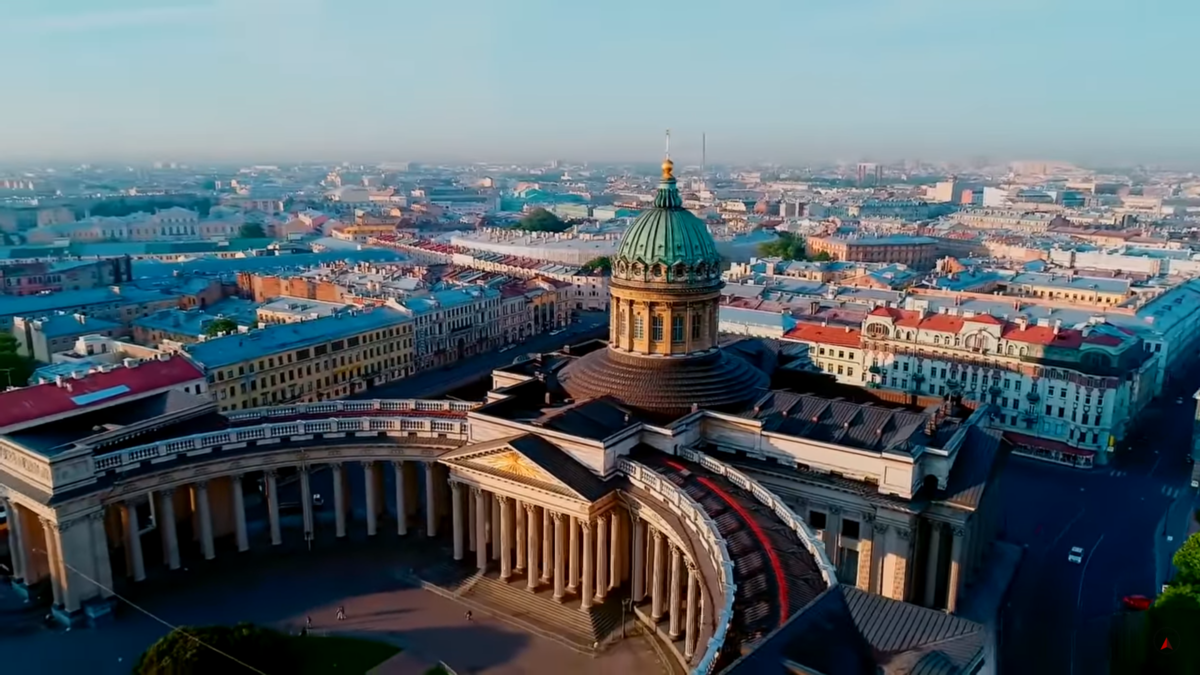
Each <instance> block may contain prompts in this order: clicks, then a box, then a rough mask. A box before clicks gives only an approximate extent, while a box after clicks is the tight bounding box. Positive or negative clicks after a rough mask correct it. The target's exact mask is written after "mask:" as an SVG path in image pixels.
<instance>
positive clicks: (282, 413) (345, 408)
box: [222, 398, 483, 422]
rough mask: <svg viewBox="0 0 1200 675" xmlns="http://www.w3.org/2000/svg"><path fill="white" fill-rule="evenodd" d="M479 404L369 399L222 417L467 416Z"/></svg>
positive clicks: (233, 412)
mask: <svg viewBox="0 0 1200 675" xmlns="http://www.w3.org/2000/svg"><path fill="white" fill-rule="evenodd" d="M481 405H483V404H482V403H476V402H474V401H441V400H430V399H416V398H405V399H381V398H377V399H371V400H363V401H347V400H339V401H319V402H315V403H295V404H292V405H280V406H269V407H262V408H249V409H247V410H230V411H228V412H225V413H222V414H223V415H225V417H227V418H229V419H230V420H233V421H235V422H240V421H244V420H256V419H270V418H278V417H307V416H310V415H329V414H337V413H368V412H380V413H388V412H460V413H464V414H465V413H467V412H469V411H471V410H474V409H475V408H478V407H479V406H481Z"/></svg>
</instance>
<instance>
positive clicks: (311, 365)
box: [184, 307, 415, 410]
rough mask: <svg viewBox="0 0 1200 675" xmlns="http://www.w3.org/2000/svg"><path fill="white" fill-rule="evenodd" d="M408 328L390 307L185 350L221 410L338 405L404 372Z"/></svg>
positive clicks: (410, 339) (408, 321)
mask: <svg viewBox="0 0 1200 675" xmlns="http://www.w3.org/2000/svg"><path fill="white" fill-rule="evenodd" d="M414 323H415V322H414V321H413V319H412V317H411V316H409V315H408V314H406V313H405V312H403V311H400V310H397V309H394V308H390V307H376V308H371V309H366V310H354V311H353V312H349V313H344V314H336V315H334V316H330V317H327V318H322V319H314V320H312V321H303V322H300V323H288V324H274V325H270V326H266V327H264V328H260V329H258V330H253V331H250V332H248V333H241V334H238V335H230V336H226V337H220V338H215V339H212V340H205V341H203V342H199V343H196V344H192V345H187V346H186V347H185V348H184V352H185V353H186V354H187V355H188V357H189V358H190V359H191V360H192V361H194V362H195V363H197V364H199V366H200V367H201V368H203V370H204V373H205V377H206V379H207V381H208V384H209V391H210V394H211V396H212V399H213V401H215V402H216V403H217V405H218V406H220V409H221V410H235V409H244V408H256V407H259V406H267V405H278V404H283V403H294V402H311V401H323V400H328V399H336V398H343V397H345V396H349V395H350V394H354V393H357V392H360V391H363V390H366V389H369V388H371V387H373V386H376V385H380V384H384V383H386V382H390V381H392V380H396V379H400V378H402V377H405V376H407V375H408V374H410V373H411V372H412V367H413V347H414V334H415V333H414Z"/></svg>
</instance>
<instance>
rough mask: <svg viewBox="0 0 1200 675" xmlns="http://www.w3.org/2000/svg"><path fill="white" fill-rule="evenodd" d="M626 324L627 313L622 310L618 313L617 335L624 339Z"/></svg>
mask: <svg viewBox="0 0 1200 675" xmlns="http://www.w3.org/2000/svg"><path fill="white" fill-rule="evenodd" d="M625 322H626V317H625V311H624V310H622V311H620V312H617V334H619V335H621V336H622V337H624V335H625V325H626V323H625Z"/></svg>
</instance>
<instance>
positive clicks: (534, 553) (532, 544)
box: [524, 504, 541, 591]
mask: <svg viewBox="0 0 1200 675" xmlns="http://www.w3.org/2000/svg"><path fill="white" fill-rule="evenodd" d="M524 506H525V523H526V528H525V529H526V530H527V532H526V535H527V539H528V542H527V546H528V547H529V560H528V563H529V564H528V567H526V570H525V571H526V573H527V574H528V581H527V582H526V587H527V588H528V589H529V590H531V591H536V590H537V587H538V544H539V543H540V541H541V540H540V539H538V521H537V507H536V506H534V505H533V504H525V505H524Z"/></svg>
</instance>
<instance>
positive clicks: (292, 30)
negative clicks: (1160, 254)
mask: <svg viewBox="0 0 1200 675" xmlns="http://www.w3.org/2000/svg"><path fill="white" fill-rule="evenodd" d="M0 1H2V0H0ZM40 4H41V3H38V5H40ZM1197 23H1200V5H1196V4H1195V3H1183V2H1181V1H1179V0H1163V2H1160V3H1157V4H1156V5H1153V6H1138V5H1134V4H1133V3H1132V2H1126V1H1124V0H1093V1H1090V2H1089V1H1085V0H1057V1H1055V0H1042V2H1034V1H1033V0H1009V1H1008V2H999V1H998V0H980V1H979V2H976V3H970V4H965V3H958V2H952V1H950V0H859V1H858V2H852V3H845V2H843V3H834V2H813V3H795V2H784V1H782V0H778V1H776V0H758V1H755V0H750V1H748V2H739V3H736V4H729V3H718V2H698V3H691V4H687V5H678V4H674V3H671V4H668V3H665V2H664V3H647V2H644V1H643V2H637V3H635V2H632V1H631V0H607V1H606V2H604V3H597V4H595V5H582V4H580V5H577V4H575V3H562V2H556V1H554V0H514V1H513V2H509V3H505V4H503V5H498V4H495V3H490V2H485V1H484V0H460V1H459V2H451V3H443V4H440V5H439V4H436V3H435V4H434V5H415V4H412V3H408V2H387V1H385V0H338V2H336V3H335V2H331V1H329V0H59V2H57V3H56V4H55V6H54V8H53V9H50V8H46V7H41V6H34V4H33V3H30V6H27V7H23V8H20V9H18V8H11V9H0V58H3V60H4V62H6V63H8V64H9V66H10V67H9V68H8V69H7V71H6V77H7V79H8V80H9V81H8V85H9V89H10V90H11V91H15V92H20V93H19V95H18V96H17V97H16V98H15V99H13V101H15V102H16V104H15V105H13V104H10V105H9V106H8V107H6V108H5V109H4V112H3V113H0V157H3V159H4V160H5V162H6V163H11V162H18V161H33V162H150V161H155V160H162V161H177V162H182V163H204V162H236V161H241V160H245V161H258V162H262V161H264V160H263V159H261V158H268V157H269V158H274V159H272V160H268V161H276V162H285V161H286V162H296V161H311V158H314V157H344V158H356V159H355V161H360V162H377V161H409V160H411V161H422V162H430V163H435V162H439V161H440V162H503V163H528V162H542V161H547V160H550V159H555V158H558V159H563V160H569V161H591V162H596V163H618V162H621V163H624V162H639V161H652V159H653V158H654V157H656V156H657V155H659V154H661V147H662V133H663V129H665V128H668V127H669V128H671V129H672V136H673V139H672V150H673V154H674V155H675V156H676V157H677V158H678V159H679V160H680V161H681V162H684V163H698V162H699V159H700V137H701V134H702V133H707V134H708V157H709V161H710V163H728V164H746V163H754V162H760V163H768V162H769V163H777V164H785V165H786V164H796V163H806V162H818V161H836V160H841V161H847V162H854V161H881V162H888V161H894V160H898V159H910V160H913V159H919V160H923V161H930V162H937V161H967V160H969V159H970V158H972V157H976V156H980V155H986V156H988V157H990V158H992V159H993V161H995V162H1004V161H1010V160H1020V159H1027V158H1029V157H1054V158H1059V159H1061V160H1062V161H1069V162H1074V163H1079V164H1084V165H1098V164H1099V165H1114V164H1117V165H1133V164H1159V165H1170V166H1178V167H1194V166H1197V165H1200V134H1197V133H1195V130H1194V125H1193V123H1192V119H1191V118H1192V116H1193V114H1192V112H1191V111H1192V110H1194V109H1196V107H1197V104H1200V92H1198V91H1197V90H1196V88H1195V87H1190V86H1188V85H1187V75H1188V69H1187V67H1186V63H1189V62H1190V63H1196V62H1197V61H1200V54H1198V53H1197V52H1198V50H1197V49H1196V48H1194V47H1193V46H1192V44H1193V43H1192V42H1190V41H1189V40H1194V36H1192V35H1190V33H1189V31H1190V30H1191V28H1190V27H1192V26H1195V25H1197ZM731 27H732V28H731Z"/></svg>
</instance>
